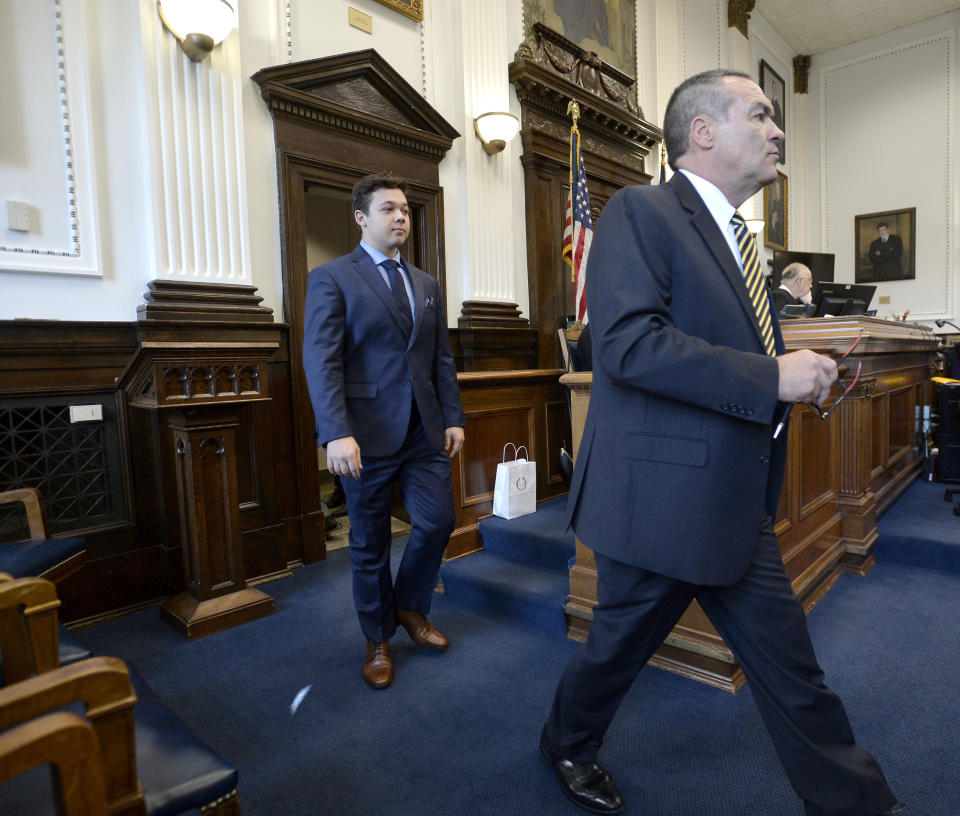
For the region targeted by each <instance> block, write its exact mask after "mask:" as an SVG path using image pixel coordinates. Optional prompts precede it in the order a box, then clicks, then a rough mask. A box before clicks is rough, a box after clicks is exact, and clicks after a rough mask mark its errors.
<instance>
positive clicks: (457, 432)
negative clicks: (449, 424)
mask: <svg viewBox="0 0 960 816" xmlns="http://www.w3.org/2000/svg"><path fill="white" fill-rule="evenodd" d="M443 446H444V448H446V451H447V453H448V454H449V455H450V458H451V459H453V457H454V456H456V455H457V454H458V453H460V448H462V447H463V428H457V427H453V428H447V429H446V430H445V431H444V432H443Z"/></svg>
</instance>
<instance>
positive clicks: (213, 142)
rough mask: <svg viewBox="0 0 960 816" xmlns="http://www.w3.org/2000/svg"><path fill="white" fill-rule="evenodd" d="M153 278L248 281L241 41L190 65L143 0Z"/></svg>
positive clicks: (154, 7) (230, 40) (154, 9)
mask: <svg viewBox="0 0 960 816" xmlns="http://www.w3.org/2000/svg"><path fill="white" fill-rule="evenodd" d="M140 14H141V35H142V42H143V52H142V53H143V65H142V68H143V72H144V85H145V89H146V92H145V95H144V98H145V121H146V134H147V150H148V151H149V155H148V158H147V166H148V168H149V177H150V189H149V191H145V193H148V195H149V208H150V210H151V216H152V226H153V235H152V241H151V243H152V246H153V254H152V256H153V258H154V262H155V270H154V274H152V275H151V276H150V277H154V278H159V279H164V280H189V281H206V282H210V283H236V284H249V283H251V275H250V249H249V241H248V234H247V224H248V219H247V195H246V187H245V183H244V174H243V168H244V154H243V144H244V137H243V109H242V101H241V97H242V81H243V77H241V71H240V44H239V42H240V38H239V36H238V35H237V32H236V31H234V32H233V33H232V34H231V35H230V36H229V37H228V38H227V39H226V40H225V41H224V42H223V43H222V44H221V45H220V46H218V47H217V48H215V49H214V50H213V52H212V53H211V54H210V56H208V57H207V58H206V59H204V60H203V61H202V62H198V63H195V62H192V61H191V60H190V59H189V58H188V57H187V56H186V54H184V53H183V51H182V49H181V48H180V44H179V43H178V42H177V40H176V38H175V37H174V36H173V35H172V34H171V33H170V32H169V31H167V30H166V29H165V28H164V26H163V23H162V22H161V21H160V17H159V14H158V13H157V4H156V3H155V2H153V0H141V2H140Z"/></svg>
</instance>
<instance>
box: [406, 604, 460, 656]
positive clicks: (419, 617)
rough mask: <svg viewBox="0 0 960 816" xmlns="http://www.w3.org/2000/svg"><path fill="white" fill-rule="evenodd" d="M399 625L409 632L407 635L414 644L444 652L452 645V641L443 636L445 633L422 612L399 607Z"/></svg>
mask: <svg viewBox="0 0 960 816" xmlns="http://www.w3.org/2000/svg"><path fill="white" fill-rule="evenodd" d="M397 623H399V624H400V625H401V626H402V627H403V628H404V629H406V630H407V634H409V635H410V639H411V640H412V641H413V642H414V643H419V644H420V645H421V646H426V647H427V648H428V649H438V650H441V651H442V650H443V649H446V648H447V647H448V646H449V645H450V641H449V640H447V639H446V638H445V637H444V636H443V633H442V632H441V631H440V630H439V629H437V628H436V627H435V626H434V625H433V624H432V623H430V621H428V620H427V618H426V616H425V615H424V614H422V613H421V612H412V611H411V610H409V609H400V608H399V607H397Z"/></svg>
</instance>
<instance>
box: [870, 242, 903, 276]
mask: <svg viewBox="0 0 960 816" xmlns="http://www.w3.org/2000/svg"><path fill="white" fill-rule="evenodd" d="M902 255H903V241H902V240H901V238H900V236H899V235H894V234H893V233H890V234H889V235H888V236H887V240H886V242H884V241H883V239H881V238H876V239H874V241H873V243H871V244H870V263H872V264H873V276H874V279H876V280H893V279H896V278H899V277H900V276H901V275H902V274H903V270H902V268H901V256H902Z"/></svg>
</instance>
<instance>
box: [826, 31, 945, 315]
mask: <svg viewBox="0 0 960 816" xmlns="http://www.w3.org/2000/svg"><path fill="white" fill-rule="evenodd" d="M919 50H924V51H925V52H926V53H925V54H924V55H923V62H924V64H925V65H927V66H934V67H936V68H937V69H939V68H940V67H941V66H942V70H940V71H939V76H941V77H942V81H943V85H942V98H941V100H938V101H937V102H936V104H933V105H927V106H925V111H926V112H925V114H924V116H923V121H922V122H920V121H917V122H915V123H914V124H910V121H909V120H908V122H907V123H906V124H905V123H904V122H903V121H902V120H901V116H902V114H899V113H898V117H897V118H898V122H899V123H898V124H897V126H896V127H891V130H890V134H889V140H887V139H885V138H884V136H883V134H881V135H880V136H878V139H879V141H877V142H875V144H877V145H878V147H877V148H876V155H877V159H878V161H877V168H878V170H879V169H880V168H882V166H883V161H886V160H889V159H890V157H891V156H892V155H893V150H894V149H895V146H897V145H902V146H904V149H905V150H906V156H907V158H908V161H909V163H910V168H911V169H910V174H909V177H910V178H917V177H918V176H920V177H926V176H927V172H926V171H924V170H922V169H920V168H919V167H918V164H922V165H926V166H929V167H930V168H931V170H930V172H935V173H936V181H940V180H941V179H942V182H943V195H942V197H939V198H938V200H937V201H933V200H928V201H926V202H924V201H922V200H918V201H916V202H915V201H914V199H915V198H918V197H919V199H922V198H923V196H924V195H926V193H927V191H928V189H929V187H930V185H925V184H924V185H921V187H920V189H921V190H922V192H921V193H919V194H918V195H913V194H910V195H909V197H910V200H911V206H913V205H914V203H916V205H917V206H918V209H919V208H920V207H922V206H923V205H924V204H927V206H928V207H929V209H928V213H936V212H937V211H939V212H940V213H943V214H944V223H943V230H942V233H941V231H940V230H939V228H937V229H935V230H931V231H930V232H929V233H928V236H931V235H932V236H934V237H938V236H940V235H941V234H942V240H943V242H944V243H943V253H942V256H941V257H942V261H943V265H942V267H940V268H939V269H934V268H932V267H930V266H926V267H924V268H923V270H922V272H923V274H924V277H925V280H924V284H923V288H922V290H918V289H917V288H916V283H919V280H918V281H917V282H916V283H912V284H908V285H909V286H910V287H911V288H910V289H909V290H907V291H904V289H903V288H900V289H898V290H896V291H897V293H898V296H899V297H906V298H908V299H905V300H903V301H902V302H901V304H900V305H899V306H898V305H897V301H896V299H894V300H892V301H891V304H890V306H888V307H887V308H889V309H890V310H891V311H903V310H905V309H909V310H910V312H911V319H914V318H915V319H919V320H924V319H927V320H930V319H933V318H936V317H944V316H950V315H952V314H953V312H954V298H955V296H956V286H955V282H954V277H955V276H954V272H953V269H954V263H955V249H954V241H955V239H954V231H955V225H956V223H957V215H958V214H957V206H958V205H957V203H956V201H955V196H956V193H955V189H956V183H957V180H956V173H957V167H956V161H955V158H954V156H955V154H956V151H957V148H958V145H957V134H956V126H955V123H956V116H957V77H956V67H955V65H956V32H955V30H954V29H950V30H948V31H943V32H937V33H935V34H932V35H930V36H927V37H923V38H920V39H917V40H914V41H911V42H905V43H901V44H898V45H896V46H894V47H890V48H885V49H883V50H878V51H874V52H870V53H868V54H864V55H862V56H858V57H855V58H853V59H849V60H846V61H843V62H839V63H837V64H835V65H829V66H826V67H822V68H821V69H820V71H819V73H820V82H819V90H820V141H821V145H822V158H821V174H820V180H821V181H820V183H821V221H822V223H823V225H824V227H823V229H824V232H823V244H824V247H825V248H826V249H828V250H830V251H835V250H836V248H837V247H838V246H845V241H846V237H845V235H844V233H845V232H847V231H848V230H849V234H852V232H853V230H852V229H849V225H846V224H835V223H834V221H835V220H836V219H837V218H839V217H840V214H838V212H836V211H835V207H836V205H835V202H834V199H835V197H836V196H837V195H840V194H841V192H842V191H843V190H844V189H845V185H846V184H847V182H848V181H850V180H849V179H847V180H845V179H844V176H843V173H844V172H853V170H852V169H850V168H849V162H848V161H847V160H846V159H845V158H844V157H843V156H840V155H838V156H837V158H836V159H835V158H834V153H835V151H836V149H837V148H836V147H835V144H836V142H837V139H838V138H839V137H840V136H841V134H842V130H843V127H844V124H843V123H842V122H841V123H839V124H837V125H834V126H831V124H832V123H831V122H830V121H828V115H829V112H830V109H831V99H832V94H833V92H834V91H833V87H834V86H833V80H835V79H840V78H843V77H844V75H845V74H846V73H847V72H849V71H852V70H857V69H859V68H862V67H863V66H867V65H870V67H871V73H872V74H873V73H877V71H878V70H879V69H881V68H882V64H883V62H884V61H886V60H889V59H890V58H892V57H897V56H899V55H909V54H910V52H918V51H919ZM878 76H882V71H881V73H879V74H878ZM878 82H880V83H881V84H877V83H878ZM874 89H875V90H877V92H878V93H880V92H881V91H882V82H881V80H879V79H878V80H877V81H875V82H874ZM921 90H925V91H927V93H935V90H934V91H931V90H930V89H929V88H923V89H918V92H919V91H921ZM902 96H903V92H902V93H901V97H902ZM911 96H915V94H911ZM841 110H842V108H841ZM912 130H914V131H915V133H914V135H913V136H911V135H910V132H911V131H912ZM938 134H943V135H944V149H943V152H942V154H941V153H937V155H932V154H931V152H930V149H929V146H928V147H927V148H921V149H919V150H918V148H917V145H916V137H917V136H918V135H920V136H924V137H926V138H930V139H935V138H937V136H938ZM872 144H873V143H872ZM888 144H889V145H890V149H889V150H888V149H885V148H886V146H887V145H888ZM891 166H892V165H891ZM933 168H935V171H934V169H933ZM901 184H902V182H901ZM894 189H896V188H894ZM834 191H837V192H836V194H834ZM905 195H906V194H905ZM872 204H873V206H872V207H868V206H864V207H863V209H861V210H860V211H861V212H871V211H877V210H883V209H886V208H887V205H886V203H883V204H881V203H877V202H872ZM928 217H929V216H928ZM934 217H936V216H935V215H934ZM928 223H929V222H928ZM925 240H927V241H929V240H930V239H929V237H927V238H926V239H925V238H924V236H923V234H922V231H921V230H918V234H917V245H918V248H923V247H924V241H925ZM926 249H927V250H928V251H929V246H927V247H926ZM937 254H939V253H937ZM850 260H851V259H850V258H841V257H840V254H839V253H838V261H840V262H841V263H843V262H845V261H850ZM917 264H918V279H919V277H920V274H921V269H920V264H921V260H920V257H919V256H918V259H917ZM838 268H839V267H838ZM934 275H940V276H942V277H941V279H940V292H941V293H942V294H941V296H940V297H938V301H939V302H938V303H937V304H936V305H935V306H934V305H933V304H930V303H929V302H928V304H927V307H923V306H919V305H918V304H917V302H916V301H917V299H918V298H917V295H918V293H919V294H921V296H922V292H923V291H927V292H929V291H934V288H935V284H934V283H933V279H932V276H934ZM838 277H839V279H841V280H842V279H844V278H843V272H842V271H841V272H840V274H839V276H838ZM849 277H850V279H851V280H852V274H851V275H849ZM886 286H887V287H889V284H887V285H886ZM900 286H901V287H902V286H903V284H900ZM887 291H891V290H890V289H889V288H888V290H887ZM941 298H942V299H941Z"/></svg>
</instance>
